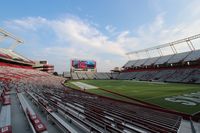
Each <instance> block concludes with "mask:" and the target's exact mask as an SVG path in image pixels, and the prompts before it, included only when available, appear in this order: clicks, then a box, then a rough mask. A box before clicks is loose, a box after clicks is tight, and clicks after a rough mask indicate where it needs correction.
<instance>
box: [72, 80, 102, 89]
mask: <svg viewBox="0 0 200 133" xmlns="http://www.w3.org/2000/svg"><path fill="white" fill-rule="evenodd" d="M71 83H72V84H73V85H76V86H78V87H79V88H81V89H86V90H87V89H97V88H98V87H97V86H93V85H89V84H86V83H82V82H71Z"/></svg>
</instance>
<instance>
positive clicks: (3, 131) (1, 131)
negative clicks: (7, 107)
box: [0, 126, 12, 133]
mask: <svg viewBox="0 0 200 133" xmlns="http://www.w3.org/2000/svg"><path fill="white" fill-rule="evenodd" d="M0 133H12V127H11V126H5V127H2V128H0Z"/></svg>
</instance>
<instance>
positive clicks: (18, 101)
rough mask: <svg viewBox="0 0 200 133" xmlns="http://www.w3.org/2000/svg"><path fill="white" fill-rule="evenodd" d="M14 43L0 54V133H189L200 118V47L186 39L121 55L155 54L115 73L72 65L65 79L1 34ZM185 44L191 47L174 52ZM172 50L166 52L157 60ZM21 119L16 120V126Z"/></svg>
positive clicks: (87, 65) (87, 63) (76, 62)
mask: <svg viewBox="0 0 200 133" xmlns="http://www.w3.org/2000/svg"><path fill="white" fill-rule="evenodd" d="M0 32H1V38H2V42H1V43H3V42H4V41H3V40H4V39H5V40H6V39H12V40H13V41H14V42H15V43H14V44H13V45H11V47H10V48H7V49H5V48H1V49H0V60H1V62H0V65H1V66H0V71H1V77H0V79H1V82H0V83H1V92H0V94H1V108H0V128H1V129H0V132H1V133H12V132H13V133H29V132H30V133H32V132H33V133H36V132H37V133H47V132H50V133H57V132H70V133H89V132H90V133H98V132H105V133H136V132H137V133H144V132H152V133H158V132H160V133H167V132H173V133H176V132H178V133H190V132H191V133H194V132H199V131H200V130H199V125H200V123H199V121H200V113H199V111H200V102H199V98H200V92H199V83H200V50H198V49H196V48H195V47H194V45H193V43H192V42H193V40H198V39H200V35H194V36H190V37H187V38H184V39H181V40H177V41H173V42H170V43H167V44H164V45H158V46H156V47H152V48H148V49H143V50H140V51H135V52H130V53H127V54H128V55H134V54H138V53H140V52H141V53H142V52H143V53H146V54H147V53H149V52H150V51H152V50H157V52H158V53H159V54H160V55H159V56H156V57H151V56H149V57H146V58H143V59H133V60H129V61H128V62H127V63H126V64H124V66H122V69H121V70H112V72H110V73H108V72H106V73H105V72H97V71H96V65H98V63H97V64H96V62H95V61H93V60H89V61H88V60H78V59H73V60H72V61H71V72H65V73H64V75H63V76H64V77H62V76H55V75H53V74H52V72H53V66H52V65H48V64H47V62H45V61H41V62H40V63H39V65H36V64H38V62H35V61H32V60H30V59H28V58H26V57H24V56H22V55H20V54H18V53H16V52H15V51H14V48H15V47H16V46H17V45H18V44H19V43H22V42H23V41H22V40H20V39H18V38H17V37H15V36H14V35H12V34H11V33H9V32H7V31H5V30H2V29H1V30H0ZM180 43H185V44H186V45H187V46H188V47H189V48H190V50H189V51H187V52H183V53H178V52H177V51H176V48H175V46H176V45H177V44H180ZM163 47H170V48H171V50H172V52H173V53H172V54H169V55H163V54H162V50H161V49H162V48H163ZM19 121H20V122H19Z"/></svg>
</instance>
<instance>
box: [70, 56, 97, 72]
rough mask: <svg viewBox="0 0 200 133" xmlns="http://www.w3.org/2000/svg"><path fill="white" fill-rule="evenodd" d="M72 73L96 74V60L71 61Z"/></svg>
mask: <svg viewBox="0 0 200 133" xmlns="http://www.w3.org/2000/svg"><path fill="white" fill-rule="evenodd" d="M70 71H71V72H77V71H83V72H86V71H88V72H96V61H94V60H79V59H73V60H71V69H70Z"/></svg>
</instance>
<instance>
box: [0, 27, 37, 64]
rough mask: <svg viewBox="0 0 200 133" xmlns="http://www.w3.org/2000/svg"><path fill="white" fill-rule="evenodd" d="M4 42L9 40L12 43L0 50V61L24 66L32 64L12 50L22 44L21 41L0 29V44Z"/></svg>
mask: <svg viewBox="0 0 200 133" xmlns="http://www.w3.org/2000/svg"><path fill="white" fill-rule="evenodd" d="M4 40H11V41H12V43H11V45H10V46H9V47H8V48H0V59H1V60H5V61H7V62H15V63H20V64H24V65H33V64H34V62H33V61H31V60H29V59H27V58H26V57H24V56H22V55H20V54H18V53H16V52H15V51H14V49H15V48H16V47H17V45H19V44H22V43H24V42H23V40H21V39H19V38H18V37H16V36H15V35H13V34H11V33H9V32H7V31H5V30H3V29H1V28H0V43H1V42H3V41H4Z"/></svg>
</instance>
